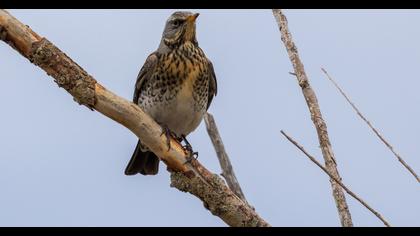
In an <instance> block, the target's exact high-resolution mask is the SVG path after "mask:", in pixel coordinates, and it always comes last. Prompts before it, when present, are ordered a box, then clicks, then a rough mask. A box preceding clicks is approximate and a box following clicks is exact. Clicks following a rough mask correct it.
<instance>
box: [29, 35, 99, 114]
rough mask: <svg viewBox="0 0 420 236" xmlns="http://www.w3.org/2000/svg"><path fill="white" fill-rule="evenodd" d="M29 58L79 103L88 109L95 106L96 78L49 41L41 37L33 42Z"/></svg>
mask: <svg viewBox="0 0 420 236" xmlns="http://www.w3.org/2000/svg"><path fill="white" fill-rule="evenodd" d="M29 60H30V61H31V62H32V63H34V64H35V65H37V66H39V67H41V68H42V69H44V70H45V71H46V72H47V74H48V75H50V76H52V77H53V78H54V81H55V82H56V83H57V85H58V86H59V87H62V88H64V89H65V90H67V91H68V92H69V93H70V94H71V95H73V98H74V100H75V101H76V102H78V103H79V104H80V105H86V106H87V107H89V108H90V109H92V108H93V107H94V106H95V103H96V98H95V84H96V80H95V79H93V78H92V76H90V75H89V74H88V73H87V72H86V71H84V70H83V69H82V68H81V67H80V66H79V65H78V64H76V63H75V62H74V61H72V60H71V59H70V58H69V57H68V56H67V55H66V54H65V53H63V52H62V51H60V49H58V48H57V47H56V46H54V45H53V44H52V43H51V42H50V41H48V40H47V39H45V38H42V39H41V40H40V41H38V42H35V43H33V44H32V49H31V53H30V56H29Z"/></svg>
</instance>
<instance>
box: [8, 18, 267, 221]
mask: <svg viewBox="0 0 420 236" xmlns="http://www.w3.org/2000/svg"><path fill="white" fill-rule="evenodd" d="M0 39H1V40H3V41H5V42H6V43H8V44H9V45H10V46H11V47H12V48H14V49H15V50H16V51H18V52H19V53H20V54H21V55H22V56H24V57H26V58H27V59H29V60H30V61H31V62H32V63H34V64H35V65H37V66H39V67H40V68H42V69H43V70H44V71H45V72H47V74H48V75H50V76H51V77H53V78H54V79H55V82H56V83H57V84H58V86H59V87H62V88H64V89H65V90H66V91H67V92H69V93H70V94H71V95H72V96H73V98H74V99H75V100H76V101H77V102H78V103H79V104H82V105H85V106H87V107H89V108H90V109H92V110H96V111H98V112H100V113H102V114H103V115H105V116H107V117H109V118H111V119H113V120H114V121H116V122H118V123H119V124H121V125H123V126H125V127H126V128H128V129H129V130H131V131H132V132H133V133H134V134H135V135H136V136H137V137H139V138H140V139H141V140H142V142H143V143H144V144H145V145H146V146H148V147H149V148H150V149H151V150H152V151H153V152H154V153H155V154H156V155H157V156H158V157H159V158H160V159H161V160H162V161H163V162H164V163H165V164H166V165H167V166H168V168H169V169H171V170H172V173H171V186H172V187H176V188H178V189H179V190H181V191H185V192H189V193H191V194H193V195H195V196H196V197H198V198H199V199H200V200H201V201H203V203H204V206H205V207H206V208H207V209H208V210H210V212H211V213H212V214H214V215H216V216H218V217H220V218H221V219H222V220H223V221H224V222H225V223H226V224H228V225H230V226H270V225H269V224H268V223H267V222H265V221H264V220H263V219H262V218H261V217H260V216H259V215H258V214H257V213H256V212H255V211H254V210H253V209H252V208H251V207H249V206H248V204H246V203H244V202H243V201H242V200H241V199H240V198H239V197H237V196H236V195H235V194H234V193H233V192H232V191H231V190H230V189H229V188H228V187H227V186H226V185H225V184H224V181H223V180H222V179H221V178H220V177H219V176H218V175H215V174H213V173H211V172H210V171H208V170H207V169H206V168H205V167H204V166H202V165H201V164H200V163H199V162H198V161H194V160H193V161H192V162H191V163H190V164H185V163H186V160H187V157H188V156H189V153H187V152H186V151H185V150H184V149H183V148H182V146H181V145H180V144H179V143H178V142H177V141H176V140H175V139H171V140H170V142H171V148H170V149H169V150H168V147H167V145H166V137H165V135H161V133H162V132H161V131H162V130H161V127H160V126H159V125H158V124H157V123H156V122H155V121H154V120H153V119H152V118H151V117H150V116H148V115H147V114H146V113H145V112H144V111H143V110H141V109H140V107H139V106H137V105H136V104H134V103H132V102H129V101H127V100H126V99H124V98H122V97H119V96H118V95H116V94H114V93H112V92H111V91H109V90H107V89H106V88H104V87H103V86H101V85H100V84H99V83H97V81H96V80H95V79H94V78H93V77H92V76H90V75H89V74H88V73H87V72H86V71H84V70H83V69H82V68H81V67H80V66H79V65H77V64H76V63H75V62H74V61H72V59H71V58H69V57H68V56H67V55H66V54H64V53H63V52H62V51H60V50H59V49H58V48H57V47H56V46H54V45H53V44H52V43H51V42H49V41H48V40H47V39H46V38H43V37H41V36H39V35H38V34H37V33H35V32H33V31H32V30H31V29H30V28H29V27H28V26H25V25H24V24H22V23H21V22H19V21H18V20H17V19H15V18H14V17H13V16H12V15H10V14H9V13H8V12H7V11H4V10H0Z"/></svg>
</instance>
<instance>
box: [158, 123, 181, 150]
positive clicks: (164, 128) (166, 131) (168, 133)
mask: <svg viewBox="0 0 420 236" xmlns="http://www.w3.org/2000/svg"><path fill="white" fill-rule="evenodd" d="M161 126H162V133H161V134H160V136H162V135H163V134H165V136H166V144H167V145H168V151H169V150H171V136H172V137H173V138H175V139H177V140H179V138H178V137H177V136H176V135H175V134H174V133H173V132H172V131H171V130H170V129H169V128H168V126H166V125H161Z"/></svg>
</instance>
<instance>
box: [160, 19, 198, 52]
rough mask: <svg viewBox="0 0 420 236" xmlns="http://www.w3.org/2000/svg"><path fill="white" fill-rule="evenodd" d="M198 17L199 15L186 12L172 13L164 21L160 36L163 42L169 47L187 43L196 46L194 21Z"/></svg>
mask: <svg viewBox="0 0 420 236" xmlns="http://www.w3.org/2000/svg"><path fill="white" fill-rule="evenodd" d="M198 15H199V13H192V12H188V11H177V12H174V13H173V14H172V15H171V16H170V17H169V18H168V20H167V21H166V25H165V30H164V31H163V35H162V40H163V42H164V43H165V44H166V45H167V46H169V47H172V46H174V45H181V44H183V43H185V42H188V41H190V42H192V43H194V44H197V39H196V37H195V20H196V19H197V17H198Z"/></svg>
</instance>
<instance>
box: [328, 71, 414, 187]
mask: <svg viewBox="0 0 420 236" xmlns="http://www.w3.org/2000/svg"><path fill="white" fill-rule="evenodd" d="M321 70H322V72H324V74H325V75H326V76H327V78H328V80H330V81H331V82H332V83H333V84H334V86H335V87H336V88H337V89H338V91H340V93H341V95H343V96H344V98H345V99H346V100H347V102H348V103H350V105H351V107H353V109H354V110H355V111H356V113H357V115H359V117H360V118H362V120H364V121H365V122H366V124H367V125H368V126H369V127H370V128H371V129H372V131H373V132H374V133H375V134H376V135H377V136H378V137H379V139H380V140H382V142H383V143H384V144H385V145H386V146H387V147H388V148H389V150H391V152H392V153H394V155H395V157H397V159H398V161H399V162H401V164H402V165H403V166H404V167H405V168H406V169H407V170H408V171H409V172H410V173H411V174H412V175H413V176H414V177H415V178H416V180H417V182H420V179H419V177H418V175H417V174H416V172H414V170H413V169H412V168H411V167H410V166H409V165H408V164H407V163H406V162H405V161H404V160H403V159H402V157H401V156H400V155H399V154H398V153H397V152H395V151H394V148H393V147H392V146H391V144H389V142H387V141H386V140H385V138H384V137H383V136H382V135H381V134H380V133H379V131H378V130H376V129H375V127H373V125H372V124H371V123H370V122H369V121H368V120H367V119H366V117H365V116H363V115H362V113H361V112H360V111H359V109H357V107H356V106H355V105H354V103H353V102H352V101H351V100H350V98H349V97H348V96H347V95H346V94H345V93H344V91H343V90H342V89H341V87H340V86H339V85H338V84H337V82H335V80H334V79H333V78H332V77H331V76H330V75H329V74H328V72H327V71H326V70H325V69H324V68H321Z"/></svg>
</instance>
